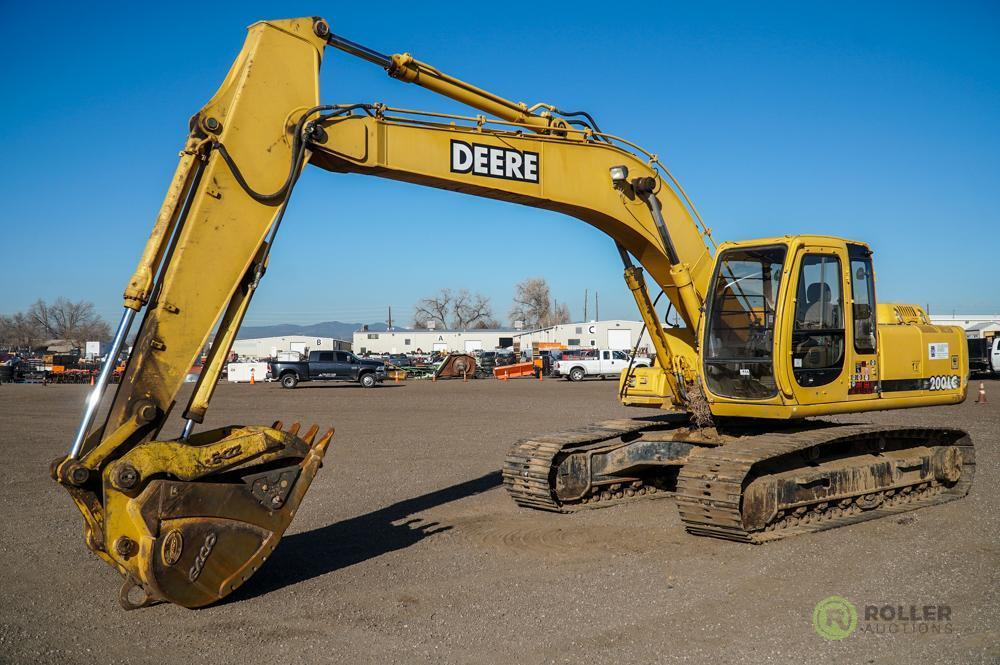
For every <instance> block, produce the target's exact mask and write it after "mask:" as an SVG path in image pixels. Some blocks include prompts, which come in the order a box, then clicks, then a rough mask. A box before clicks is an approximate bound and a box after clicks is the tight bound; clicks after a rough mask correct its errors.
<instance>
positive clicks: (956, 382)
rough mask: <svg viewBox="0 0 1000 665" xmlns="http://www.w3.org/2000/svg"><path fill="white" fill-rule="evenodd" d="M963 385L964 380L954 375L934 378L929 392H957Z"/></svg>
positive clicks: (931, 380)
mask: <svg viewBox="0 0 1000 665" xmlns="http://www.w3.org/2000/svg"><path fill="white" fill-rule="evenodd" d="M961 384H962V379H961V378H960V377H958V376H956V375H954V374H951V375H944V376H932V377H931V378H930V385H929V386H927V389H928V390H957V389H958V387H959V386H960V385H961Z"/></svg>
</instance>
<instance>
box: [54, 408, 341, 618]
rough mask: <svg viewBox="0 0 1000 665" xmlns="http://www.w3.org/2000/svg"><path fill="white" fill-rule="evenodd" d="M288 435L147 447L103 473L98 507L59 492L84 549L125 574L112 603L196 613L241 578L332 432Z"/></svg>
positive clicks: (220, 436)
mask: <svg viewBox="0 0 1000 665" xmlns="http://www.w3.org/2000/svg"><path fill="white" fill-rule="evenodd" d="M298 433H299V424H298V423H296V424H294V425H292V426H291V427H290V428H288V430H286V431H282V429H281V423H280V422H277V423H275V424H274V426H273V427H253V426H250V427H225V428H221V429H216V430H210V431H206V432H203V433H200V434H197V435H194V436H192V437H190V439H189V440H188V441H181V440H175V441H150V442H148V443H144V444H141V445H138V446H136V447H134V448H132V449H131V450H129V451H128V452H127V453H126V454H125V455H123V456H122V457H120V458H118V459H116V460H115V461H113V462H111V463H109V464H107V465H106V466H105V467H104V470H103V473H102V477H101V488H102V490H103V497H104V500H103V502H101V501H99V500H96V499H97V496H96V495H94V494H91V493H90V492H88V491H87V489H86V488H85V487H70V486H68V487H67V489H69V490H70V494H71V495H72V496H73V498H74V500H75V501H76V503H77V505H78V506H79V507H80V509H81V511H83V513H84V516H85V518H86V523H87V542H88V545H89V546H90V547H91V549H93V550H94V551H95V553H96V554H98V556H100V557H101V558H103V559H105V560H106V561H107V562H108V563H110V564H111V565H113V566H115V567H116V568H118V569H119V570H120V571H121V572H122V574H123V575H124V576H125V582H124V584H123V585H122V589H121V593H120V595H119V599H120V601H121V604H122V606H123V607H124V608H125V609H135V608H139V607H143V606H146V605H149V604H151V603H154V602H159V601H169V602H171V603H177V604H178V605H183V606H184V607H189V608H194V607H202V606H205V605H209V604H211V603H213V602H216V601H218V600H219V599H221V598H223V597H225V596H226V595H228V594H230V593H232V592H233V591H235V590H236V589H237V588H239V587H240V585H242V584H243V583H244V582H246V581H247V580H248V579H250V577H251V576H252V575H253V574H254V573H255V572H257V571H258V570H259V569H260V567H261V566H262V565H263V564H264V562H265V561H266V560H267V558H268V557H269V556H270V555H271V552H273V551H274V548H275V547H276V546H277V544H278V541H279V540H281V537H282V535H283V534H284V533H285V529H287V528H288V525H289V524H290V523H291V521H292V518H293V517H294V516H295V513H296V511H297V510H298V508H299V504H300V503H301V502H302V498H303V497H304V496H305V493H306V490H308V489H309V485H310V484H311V483H312V480H313V478H314V477H315V476H316V472H317V471H318V470H319V468H320V466H321V464H322V460H323V456H324V454H325V453H326V449H327V447H328V445H329V443H330V439H331V437H332V436H333V429H330V430H329V431H327V432H326V433H325V434H324V435H323V436H320V437H317V434H318V428H317V427H316V426H315V425H314V426H313V427H312V428H311V429H310V430H309V431H308V432H306V433H305V434H304V435H302V436H301V437H300V436H299V435H298ZM63 484H64V485H66V484H67V483H65V482H64V483H63ZM101 504H103V505H101ZM102 530H103V534H102V533H101V531H102Z"/></svg>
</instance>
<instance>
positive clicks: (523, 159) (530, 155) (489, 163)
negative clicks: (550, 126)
mask: <svg viewBox="0 0 1000 665" xmlns="http://www.w3.org/2000/svg"><path fill="white" fill-rule="evenodd" d="M451 171H452V173H471V174H473V175H481V176H486V177H488V178H502V179H503V180H519V181H521V182H538V153H537V152H528V151H524V152H521V151H520V150H514V149H512V148H501V147H499V146H493V145H483V144H481V143H466V142H465V141H456V140H452V142H451Z"/></svg>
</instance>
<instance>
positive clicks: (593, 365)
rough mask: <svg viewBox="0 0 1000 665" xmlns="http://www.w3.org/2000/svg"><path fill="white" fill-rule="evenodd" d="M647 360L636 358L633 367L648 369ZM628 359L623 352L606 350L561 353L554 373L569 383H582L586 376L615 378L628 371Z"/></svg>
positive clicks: (648, 362)
mask: <svg viewBox="0 0 1000 665" xmlns="http://www.w3.org/2000/svg"><path fill="white" fill-rule="evenodd" d="M651 364H652V362H651V361H650V360H649V358H636V359H635V362H633V363H632V366H633V367H649V366H650V365H651ZM628 366H629V357H628V354H627V353H625V352H624V351H611V350H608V349H584V350H582V351H563V352H562V357H561V358H560V359H559V360H557V361H556V364H555V367H554V369H555V373H556V374H558V375H559V376H561V377H563V378H566V379H569V380H570V381H583V380H584V379H585V378H587V377H588V376H597V377H600V378H602V379H606V378H608V377H609V376H614V377H617V376H619V375H621V373H622V372H623V371H624V370H626V369H628Z"/></svg>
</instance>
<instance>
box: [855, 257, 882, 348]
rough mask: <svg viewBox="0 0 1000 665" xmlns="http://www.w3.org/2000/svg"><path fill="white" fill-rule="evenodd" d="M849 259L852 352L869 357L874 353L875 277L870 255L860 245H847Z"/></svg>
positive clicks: (875, 328)
mask: <svg viewBox="0 0 1000 665" xmlns="http://www.w3.org/2000/svg"><path fill="white" fill-rule="evenodd" d="M847 254H848V256H849V257H850V259H851V299H852V300H853V301H854V303H853V304H852V306H851V314H852V315H853V322H854V350H855V351H857V352H858V353H861V354H865V355H870V354H873V353H875V347H876V337H875V334H876V331H877V330H878V327H877V323H876V319H875V275H874V273H873V272H872V253H871V251H870V250H869V249H868V248H867V247H862V246H861V245H848V246H847Z"/></svg>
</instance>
